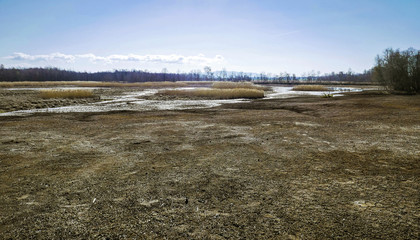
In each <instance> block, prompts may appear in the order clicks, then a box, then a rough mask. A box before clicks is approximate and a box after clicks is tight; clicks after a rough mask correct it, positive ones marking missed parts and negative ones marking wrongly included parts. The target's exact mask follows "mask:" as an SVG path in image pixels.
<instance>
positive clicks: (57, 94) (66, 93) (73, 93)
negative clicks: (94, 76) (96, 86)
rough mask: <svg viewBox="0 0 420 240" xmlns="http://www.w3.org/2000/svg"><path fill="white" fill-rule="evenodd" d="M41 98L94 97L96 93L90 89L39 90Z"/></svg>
mask: <svg viewBox="0 0 420 240" xmlns="http://www.w3.org/2000/svg"><path fill="white" fill-rule="evenodd" d="M39 95H40V97H41V98H45V99H47V98H93V97H95V94H94V93H93V92H92V91H90V90H83V89H77V90H54V89H51V90H42V91H40V92H39Z"/></svg>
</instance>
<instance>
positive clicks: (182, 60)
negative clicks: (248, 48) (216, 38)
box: [5, 52, 225, 65]
mask: <svg viewBox="0 0 420 240" xmlns="http://www.w3.org/2000/svg"><path fill="white" fill-rule="evenodd" d="M5 58H6V59H9V60H14V61H31V62H36V61H46V62H51V61H64V62H69V63H70V62H75V61H77V60H80V59H87V60H89V61H91V62H95V63H96V62H104V63H115V62H144V63H167V64H168V63H169V64H199V65H203V64H213V63H221V62H224V61H225V58H224V57H223V56H221V55H216V56H215V57H213V58H209V57H206V56H205V55H203V54H198V55H195V56H183V55H177V54H171V55H136V54H127V55H121V54H114V55H109V56H106V57H102V56H96V55H95V54H92V53H88V54H77V55H68V54H63V53H51V54H47V55H29V54H25V53H19V52H17V53H14V54H13V55H11V56H7V57H5Z"/></svg>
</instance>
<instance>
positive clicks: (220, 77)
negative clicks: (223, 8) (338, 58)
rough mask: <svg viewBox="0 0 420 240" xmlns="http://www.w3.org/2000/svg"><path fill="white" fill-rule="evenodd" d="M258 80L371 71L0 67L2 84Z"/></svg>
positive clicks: (350, 78) (346, 76) (340, 77)
mask: <svg viewBox="0 0 420 240" xmlns="http://www.w3.org/2000/svg"><path fill="white" fill-rule="evenodd" d="M211 80H217V81H234V82H238V81H255V82H259V83H295V82H300V81H305V82H314V83H316V82H355V83H357V82H359V83H361V82H365V83H367V82H370V81H371V71H365V72H364V73H361V74H360V73H353V72H351V71H349V72H347V73H344V72H339V73H334V72H333V73H330V74H325V75H323V76H319V74H318V75H315V74H307V75H305V76H300V77H297V76H296V75H295V74H289V73H281V74H279V75H273V74H265V73H261V74H246V73H243V72H229V73H228V72H227V71H226V70H223V71H217V72H212V71H211V69H210V68H209V67H206V68H205V72H204V73H202V72H201V71H200V70H196V71H191V72H189V73H168V72H167V71H166V70H165V71H162V72H160V73H154V72H148V71H141V70H132V71H128V70H115V71H113V72H95V73H88V72H76V71H69V70H62V69H58V68H25V69H23V68H4V67H3V65H0V82H18V81H101V82H130V83H132V82H158V81H211Z"/></svg>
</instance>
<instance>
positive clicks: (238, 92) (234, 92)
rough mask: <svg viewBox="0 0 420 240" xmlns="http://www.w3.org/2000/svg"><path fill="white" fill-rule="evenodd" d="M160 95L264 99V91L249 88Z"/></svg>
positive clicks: (172, 92)
mask: <svg viewBox="0 0 420 240" xmlns="http://www.w3.org/2000/svg"><path fill="white" fill-rule="evenodd" d="M159 94H162V95H168V96H176V97H187V98H209V99H235V98H263V97H264V91H263V90H258V89H249V88H234V89H205V88H200V89H193V90H164V91H160V92H159Z"/></svg>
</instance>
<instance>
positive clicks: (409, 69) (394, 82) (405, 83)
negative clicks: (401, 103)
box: [373, 48, 420, 94]
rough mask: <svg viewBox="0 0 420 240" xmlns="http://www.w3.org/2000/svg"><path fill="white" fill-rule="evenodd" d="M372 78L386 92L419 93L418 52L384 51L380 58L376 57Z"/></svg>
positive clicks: (419, 60) (410, 49)
mask: <svg viewBox="0 0 420 240" xmlns="http://www.w3.org/2000/svg"><path fill="white" fill-rule="evenodd" d="M373 78H374V80H376V81H377V82H378V83H380V84H382V85H383V86H385V87H386V88H387V89H388V90H395V91H403V92H407V93H410V94H413V93H419V92H420V51H419V50H415V49H413V48H409V49H408V50H406V51H402V52H400V50H398V49H397V50H393V49H392V48H389V49H386V50H385V51H384V54H383V56H382V57H381V56H377V57H376V66H375V67H374V71H373Z"/></svg>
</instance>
